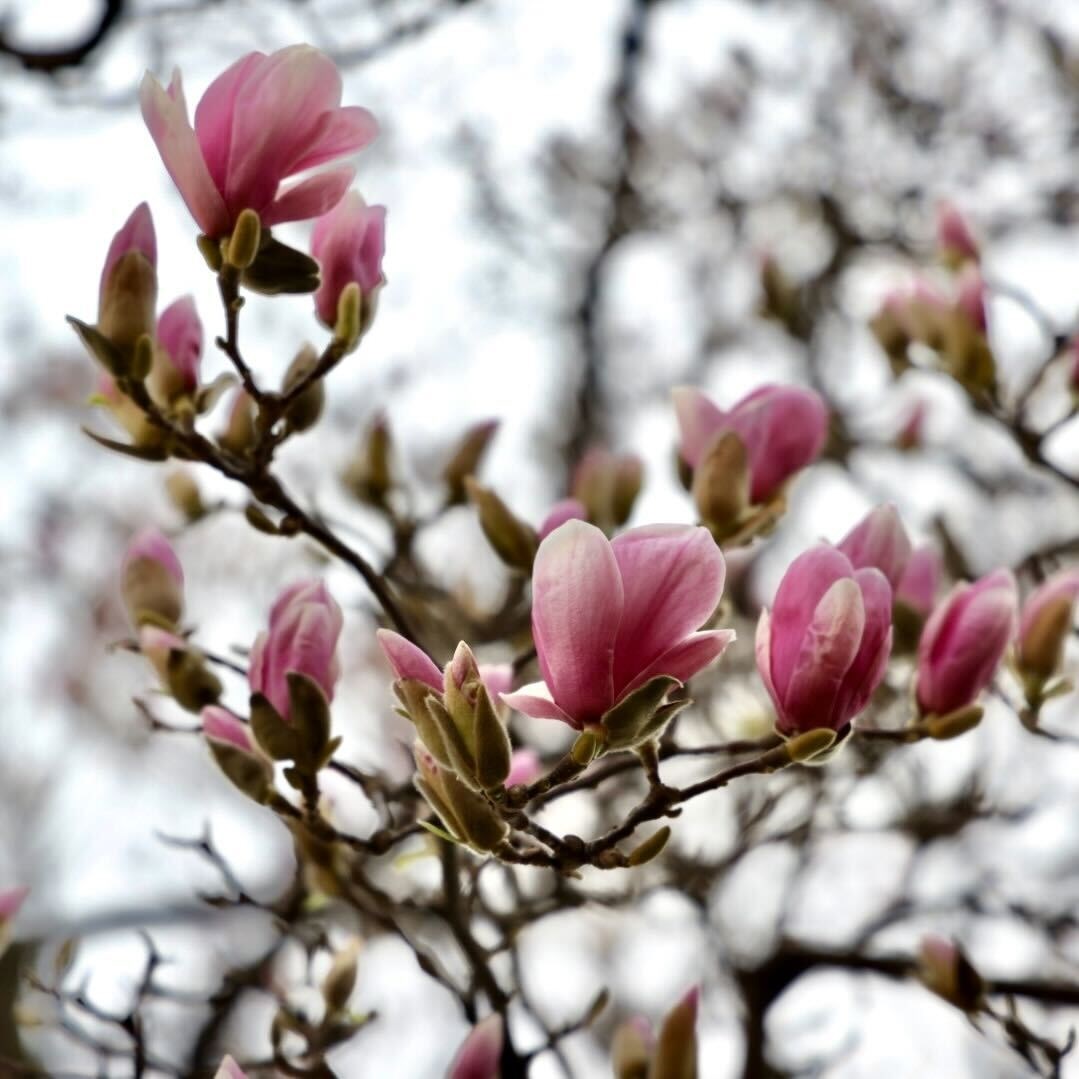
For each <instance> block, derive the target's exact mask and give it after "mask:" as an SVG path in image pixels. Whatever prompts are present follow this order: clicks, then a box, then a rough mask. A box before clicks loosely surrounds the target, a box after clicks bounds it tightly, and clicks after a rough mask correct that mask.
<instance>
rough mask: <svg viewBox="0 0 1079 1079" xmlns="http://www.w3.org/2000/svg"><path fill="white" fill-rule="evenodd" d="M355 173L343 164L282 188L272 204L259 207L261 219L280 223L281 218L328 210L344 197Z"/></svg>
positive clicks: (292, 218) (300, 217)
mask: <svg viewBox="0 0 1079 1079" xmlns="http://www.w3.org/2000/svg"><path fill="white" fill-rule="evenodd" d="M355 175H356V170H355V169H354V168H353V167H352V166H351V165H342V166H341V167H340V168H336V169H327V170H326V171H325V172H320V173H317V174H316V175H315V176H312V177H310V178H309V179H307V180H301V181H300V182H299V183H298V184H293V185H292V186H291V187H288V188H285V190H284V191H282V192H281V194H280V195H279V196H278V197H277V198H276V199H274V201H273V203H272V205H270V206H269V208H268V209H265V210H263V211H262V223H263V224H264V225H266V226H270V225H280V224H281V223H282V222H283V221H306V220H307V219H308V218H311V217H319V216H320V215H321V214H324V213H327V212H328V211H329V210H332V209H333V208H334V207H335V206H336V205H337V204H338V203H339V202H340V201H341V199H342V198H343V197H344V195H345V192H346V191H348V188H349V184H351V183H352V180H353V178H354V177H355Z"/></svg>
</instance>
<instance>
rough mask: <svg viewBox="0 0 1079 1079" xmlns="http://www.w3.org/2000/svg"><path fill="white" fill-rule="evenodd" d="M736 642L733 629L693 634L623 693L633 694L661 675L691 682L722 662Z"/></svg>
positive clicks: (648, 667)
mask: <svg viewBox="0 0 1079 1079" xmlns="http://www.w3.org/2000/svg"><path fill="white" fill-rule="evenodd" d="M734 639H735V632H734V630H733V629H711V630H703V631H702V632H700V633H691V634H690V635H689V636H688V637H686V638H685V639H684V640H682V641H679V643H678V644H676V645H674V646H673V647H672V648H669V649H668V650H667V651H666V652H664V653H663V655H661V656H660V657H659V658H658V659H656V660H653V662H652V663H651V664H649V666H647V667H645V669H644V670H643V671H641V673H640V674H639V675H637V677H636V678H634V679H633V681H632V682H630V684H629V685H628V686H626V688H625V690H624V691H623V692H624V693H632V692H633V690H635V689H636V688H637V687H638V686H643V685H644V684H645V682H648V681H650V680H651V679H653V678H656V677H657V676H659V675H661V674H666V675H669V676H670V677H671V678H677V679H678V681H679V682H688V681H689V680H690V679H691V678H692V677H693V676H694V675H695V674H698V673H699V672H700V671H703V670H704V668H705V667H707V666H708V665H709V664H711V663H714V662H715V661H716V660H717V659H719V657H720V656H721V655H723V652H724V650H725V649H726V647H727V645H729V644H730V643H731V642H732V641H733V640H734Z"/></svg>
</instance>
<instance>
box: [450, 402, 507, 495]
mask: <svg viewBox="0 0 1079 1079" xmlns="http://www.w3.org/2000/svg"><path fill="white" fill-rule="evenodd" d="M497 430H498V420H486V421H484V422H483V423H477V424H475V425H474V426H472V427H470V428H469V429H468V431H466V432H465V436H464V438H462V439H461V441H460V442H459V443H458V445H457V448H456V449H455V450H454V452H453V455H452V456H451V457H450V459H449V461H448V462H447V463H446V467H445V468H444V469H443V470H442V479H443V481H444V482H445V484H446V487H447V496H448V501H449V503H450V505H457V504H458V503H461V502H464V500H465V496H466V493H467V492H466V490H465V480H466V479H468V477H469V476H472V475H474V474H475V473H476V471H477V469H478V468H479V467H480V462H481V461H482V460H483V457H484V454H485V453H486V452H487V447H488V446H489V445H490V444H491V439H493V438H494V436H495V432H496V431H497Z"/></svg>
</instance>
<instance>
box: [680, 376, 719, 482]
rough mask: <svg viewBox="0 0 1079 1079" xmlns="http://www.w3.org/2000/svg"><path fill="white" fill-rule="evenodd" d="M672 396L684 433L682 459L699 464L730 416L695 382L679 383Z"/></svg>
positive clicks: (692, 465)
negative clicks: (694, 383)
mask: <svg viewBox="0 0 1079 1079" xmlns="http://www.w3.org/2000/svg"><path fill="white" fill-rule="evenodd" d="M671 397H672V399H673V400H674V411H675V415H676V416H677V417H678V427H679V430H680V431H681V433H682V442H681V446H680V452H681V454H682V460H683V461H685V462H686V464H688V465H689V466H690V467H691V468H696V467H697V465H699V464H700V462H701V458H702V457H703V456H704V454H705V451H706V450H707V449H708V447H709V446H710V445H711V444H712V442H713V441H714V440H715V437H716V435H718V434H719V432H720V431H721V430H723V428H724V426H725V424H726V418H727V417H726V415H725V414H724V412H723V410H722V409H720V408H719V407H718V406H717V405H716V404H715V403H714V402H713V401H711V400H710V399H709V398H708V397H706V396H705V395H704V394H703V393H701V391H700V390H698V389H694V388H693V387H692V386H676V387H675V388H674V389H673V390H672V391H671Z"/></svg>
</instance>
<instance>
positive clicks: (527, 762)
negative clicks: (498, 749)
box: [506, 749, 543, 787]
mask: <svg viewBox="0 0 1079 1079" xmlns="http://www.w3.org/2000/svg"><path fill="white" fill-rule="evenodd" d="M542 771H543V761H541V760H540V755H539V754H538V753H537V752H536V751H535V750H534V749H518V750H515V751H514V754H513V756H512V757H511V758H510V774H509V775H508V776H506V786H507V787H515V786H517V785H518V784H520V783H531V782H532V781H533V780H534V779H539V777H540V773H541V772H542Z"/></svg>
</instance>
